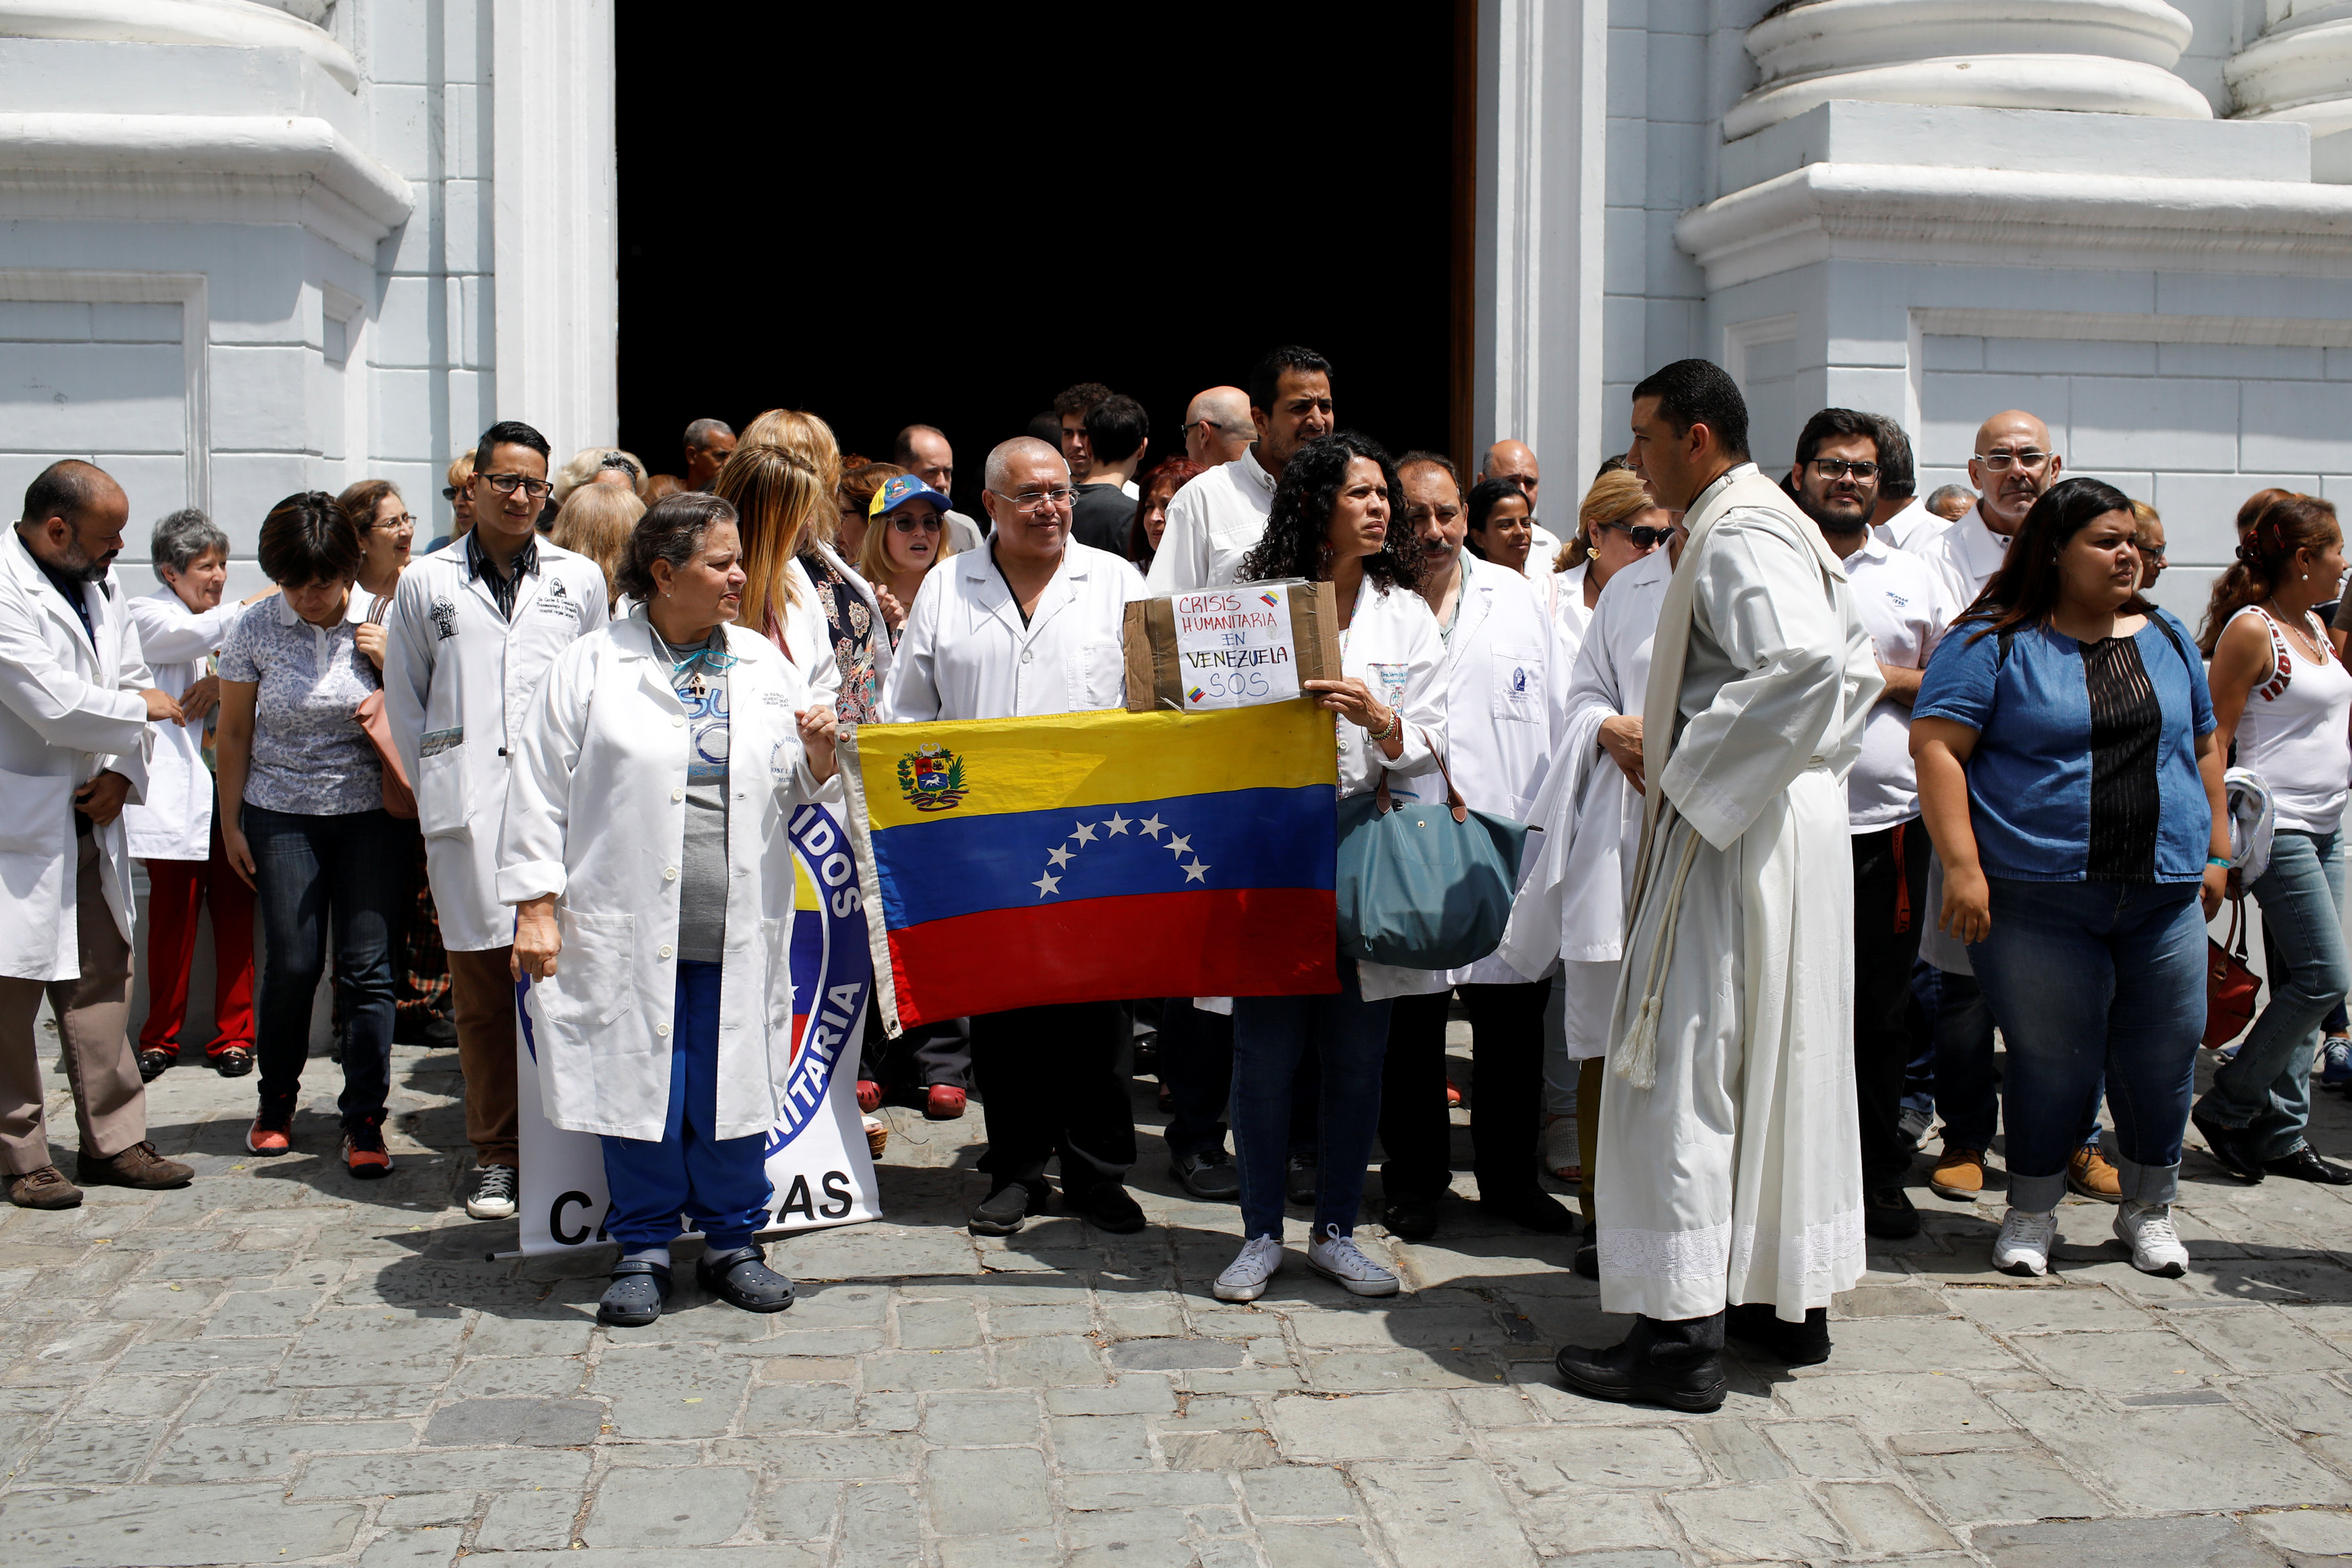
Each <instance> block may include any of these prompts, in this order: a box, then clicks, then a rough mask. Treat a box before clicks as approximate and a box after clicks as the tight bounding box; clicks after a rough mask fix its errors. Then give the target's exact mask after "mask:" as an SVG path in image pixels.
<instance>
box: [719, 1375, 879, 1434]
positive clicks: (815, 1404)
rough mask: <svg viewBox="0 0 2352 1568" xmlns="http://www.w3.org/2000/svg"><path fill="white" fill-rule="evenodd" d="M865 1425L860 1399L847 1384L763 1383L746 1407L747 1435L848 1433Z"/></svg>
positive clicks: (743, 1427) (744, 1413)
mask: <svg viewBox="0 0 2352 1568" xmlns="http://www.w3.org/2000/svg"><path fill="white" fill-rule="evenodd" d="M861 1424H862V1423H861V1416H860V1414H859V1410H858V1399H857V1396H856V1394H854V1393H852V1392H851V1391H850V1388H849V1385H847V1384H845V1383H801V1384H789V1383H788V1384H765V1383H763V1384H761V1385H758V1386H756V1387H754V1388H753V1389H752V1390H751V1398H750V1399H749V1400H747V1401H746V1402H745V1403H744V1406H743V1424H742V1429H743V1431H744V1432H745V1434H747V1435H757V1434H760V1433H763V1432H845V1431H848V1430H850V1429H851V1428H853V1427H857V1426H859V1425H861Z"/></svg>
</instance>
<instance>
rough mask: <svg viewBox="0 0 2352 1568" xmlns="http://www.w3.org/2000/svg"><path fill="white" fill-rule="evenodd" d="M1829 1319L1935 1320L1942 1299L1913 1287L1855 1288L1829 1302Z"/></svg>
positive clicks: (1943, 1306) (1945, 1309)
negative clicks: (1830, 1309) (1922, 1318)
mask: <svg viewBox="0 0 2352 1568" xmlns="http://www.w3.org/2000/svg"><path fill="white" fill-rule="evenodd" d="M1831 1306H1832V1312H1831V1316H1832V1318H1839V1317H1844V1318H1921V1317H1926V1318H1939V1317H1942V1316H1943V1315H1944V1314H1945V1313H1947V1312H1950V1311H1951V1308H1950V1307H1949V1306H1948V1305H1946V1304H1945V1301H1944V1298H1943V1297H1942V1296H1940V1295H1938V1294H1937V1292H1935V1291H1927V1290H1922V1289H1920V1288H1919V1287H1918V1286H1916V1285H1857V1286H1855V1287H1854V1288H1853V1290H1851V1291H1846V1292H1845V1293H1844V1294H1843V1295H1842V1296H1839V1297H1837V1298H1836V1299H1835V1300H1834V1301H1832V1303H1831Z"/></svg>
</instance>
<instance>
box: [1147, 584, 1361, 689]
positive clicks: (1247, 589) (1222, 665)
mask: <svg viewBox="0 0 2352 1568" xmlns="http://www.w3.org/2000/svg"><path fill="white" fill-rule="evenodd" d="M1126 653H1127V706H1128V708H1129V711H1131V712H1136V713H1143V712H1154V711H1156V712H1167V711H1170V710H1173V711H1175V712H1178V713H1205V712H1208V711H1210V710H1212V709H1216V708H1235V707H1255V706H1257V705H1258V704H1260V703H1276V702H1286V701H1288V700H1289V699H1291V698H1293V697H1296V696H1297V695H1299V683H1301V682H1302V681H1317V680H1331V679H1336V678H1337V677H1338V675H1339V633H1338V632H1337V630H1336V612H1335V611H1334V609H1333V601H1332V598H1331V585H1330V584H1329V583H1328V582H1307V581H1303V580H1298V579H1287V580H1282V581H1276V582H1244V583H1234V584H1232V585H1230V586H1227V587H1223V588H1210V589H1202V590H1199V591H1193V592H1187V593H1172V594H1168V595H1164V596H1162V597H1160V598H1156V599H1139V600H1137V601H1134V602H1132V603H1130V604H1129V605H1128V607H1127V624H1126Z"/></svg>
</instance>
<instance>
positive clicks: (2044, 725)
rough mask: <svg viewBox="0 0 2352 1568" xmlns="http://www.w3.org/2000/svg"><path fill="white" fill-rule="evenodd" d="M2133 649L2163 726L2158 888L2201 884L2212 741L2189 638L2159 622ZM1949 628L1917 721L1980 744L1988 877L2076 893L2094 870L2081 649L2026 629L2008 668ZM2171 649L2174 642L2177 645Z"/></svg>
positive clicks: (1976, 756) (1968, 629) (1975, 775)
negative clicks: (2203, 756)
mask: <svg viewBox="0 0 2352 1568" xmlns="http://www.w3.org/2000/svg"><path fill="white" fill-rule="evenodd" d="M2156 614H2157V615H2158V616H2161V617H2162V618H2163V619H2164V620H2165V622H2168V624H2169V626H2170V627H2171V630H2172V637H2171V638H2168V637H2167V636H2166V635H2165V632H2164V628H2163V627H2160V626H2158V625H2157V624H2156V622H2155V620H2154V619H2153V618H2151V619H2150V621H2149V622H2148V623H2147V625H2146V626H2143V627H2142V628H2140V630H2139V632H2138V633H2137V635H2136V636H2135V637H2134V638H2133V639H2132V641H2133V643H2135V644H2136V645H2137V648H2138V650H2139V659H2140V664H2142V665H2143V666H2144V667H2145V668H2146V669H2147V675H2148V680H2149V682H2150V684H2151V685H2154V686H2155V688H2156V696H2157V703H2158V707H2159V708H2160V709H2161V710H2162V712H2163V715H2164V719H2163V729H2162V732H2161V735H2160V738H2159V740H2158V748H2157V765H2156V775H2157V799H2158V830H2157V840H2156V867H2155V875H2156V880H2157V881H2158V882H2159V883H2169V882H2196V881H2199V880H2200V879H2201V878H2202V877H2203V876H2204V874H2205V855H2206V852H2207V849H2208V846H2209V845H2210V842H2211V838H2212V831H2213V817H2212V810H2211V807H2210V805H2209V804H2208V802H2207V800H2206V798H2205V781H2204V779H2202V778H2201V777H2200V775H2199V773H2198V771H2197V740H2198V737H2200V736H2205V735H2210V734H2211V733H2212V730H2213V697H2212V694H2211V693H2210V692H2209V691H2208V690H2207V689H2206V685H2205V666H2204V664H2203V662H2202V661H2201V660H2200V659H2199V657H2198V655H2197V643H2196V641H2195V639H2193V638H2191V637H2190V636H2189V629H2188V628H2187V627H2186V626H2184V625H2182V624H2181V623H2180V622H2179V620H2178V619H2177V618H2176V617H2174V616H2173V615H2171V614H2169V613H2168V612H2165V611H2162V610H2159V611H2158V612H2156ZM1976 630H1977V629H1976V627H1975V626H1973V625H1971V624H1969V623H1967V622H1963V623H1961V624H1959V625H1957V626H1954V627H1953V628H1952V630H1951V631H1950V632H1949V633H1948V634H1947V635H1946V636H1945V638H1944V641H1943V643H1942V644H1941V645H1940V646H1939V647H1937V650H1936V653H1935V656H1934V657H1933V658H1931V659H1929V660H1928V661H1927V674H1926V676H1925V677H1924V678H1923V679H1922V680H1921V682H1920V685H1919V698H1918V701H1917V702H1916V703H1915V704H1914V705H1913V706H1912V709H1911V716H1912V718H1913V719H1914V720H1917V719H1923V718H1948V719H1950V720H1952V721H1953V722H1955V723H1958V724H1964V725H1967V726H1968V727H1969V728H1971V729H1973V730H1975V731H1976V732H1977V744H1976V750H1975V752H1974V753H1973V754H1972V755H1971V756H1970V757H1969V768H1968V772H1969V820H1970V821H1971V822H1972V823H1973V824H1974V826H1975V829H1976V835H1977V855H1978V859H1979V862H1980V863H1981V864H1982V865H1983V867H1984V872H1985V874H1986V875H1987V876H1999V877H2009V878H2011V879H2014V880H2016V881H2020V882H2081V881H2083V880H2084V874H2085V871H2086V869H2087V867H2088V864H2089V861H2090V849H2091V844H2090V840H2091V703H2090V695H2089V692H2088V690H2087V688H2086V686H2085V685H2084V673H2083V654H2082V644H2081V643H2077V642H2075V641H2074V638H2072V637H2068V636H2065V635H2063V634H2062V633H2060V632H2053V631H2052V630H2050V629H2049V628H2048V627H2046V626H2034V627H2025V628H2021V629H2020V630H2019V631H2018V632H2017V633H2016V635H2015V637H2014V638H2013V640H2012V641H2011V645H2010V649H2009V654H2008V657H2007V658H2006V659H2005V660H2004V659H2003V658H2002V657H2001V655H2000V639H1999V638H1998V637H1997V636H1995V635H1994V634H1992V633H1990V632H1988V633H1986V634H1985V635H1983V636H1981V637H1979V636H1978V635H1977V634H1976ZM2174 639H2178V643H2177V644H2176V643H2175V641H2174Z"/></svg>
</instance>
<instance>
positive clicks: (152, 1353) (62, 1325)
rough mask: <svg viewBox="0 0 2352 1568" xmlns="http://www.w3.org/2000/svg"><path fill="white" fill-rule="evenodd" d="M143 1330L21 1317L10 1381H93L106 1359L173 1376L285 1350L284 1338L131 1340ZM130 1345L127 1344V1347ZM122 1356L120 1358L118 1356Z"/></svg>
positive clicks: (123, 1371)
mask: <svg viewBox="0 0 2352 1568" xmlns="http://www.w3.org/2000/svg"><path fill="white" fill-rule="evenodd" d="M138 1333H139V1328H138V1325H137V1324H135V1323H113V1322H101V1321H95V1320H93V1321H90V1322H56V1323H47V1324H43V1325H41V1326H40V1327H39V1328H37V1329H36V1330H34V1331H33V1332H30V1333H27V1332H26V1325H25V1324H24V1323H23V1322H21V1321H19V1322H17V1323H16V1326H15V1329H14V1331H13V1333H12V1337H15V1338H16V1343H17V1345H18V1346H20V1347H21V1354H19V1355H18V1356H17V1358H16V1362H15V1364H12V1365H11V1366H10V1367H9V1368H8V1373H7V1376H6V1378H5V1381H6V1382H8V1383H13V1384H38V1385H48V1386H52V1387H54V1386H57V1385H62V1384H69V1383H93V1382H96V1381H97V1380H98V1378H99V1377H100V1375H103V1372H104V1370H105V1369H106V1364H107V1363H109V1362H113V1363H114V1364H113V1367H112V1371H113V1372H114V1373H115V1374H116V1375H120V1376H130V1377H141V1376H154V1375H162V1376H166V1377H168V1376H170V1375H173V1374H174V1373H182V1372H212V1371H215V1370H217V1369H219V1368H221V1367H223V1366H230V1365H236V1364H261V1363H267V1362H274V1361H276V1360H277V1359H278V1356H280V1355H281V1354H284V1353H285V1350H286V1342H285V1341H284V1340H282V1339H279V1340H246V1341H242V1342H240V1343H236V1345H235V1346H234V1347H225V1346H215V1345H209V1344H208V1345H205V1346H204V1347H203V1348H201V1349H198V1350H189V1349H185V1348H184V1347H182V1346H179V1345H164V1344H138V1345H134V1344H131V1340H132V1339H134V1338H135V1337H137V1335H138ZM126 1347H127V1348H126ZM118 1356H119V1357H121V1359H120V1360H117V1359H116V1358H117V1357H118Z"/></svg>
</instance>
